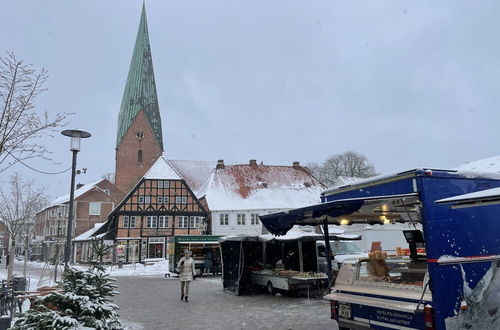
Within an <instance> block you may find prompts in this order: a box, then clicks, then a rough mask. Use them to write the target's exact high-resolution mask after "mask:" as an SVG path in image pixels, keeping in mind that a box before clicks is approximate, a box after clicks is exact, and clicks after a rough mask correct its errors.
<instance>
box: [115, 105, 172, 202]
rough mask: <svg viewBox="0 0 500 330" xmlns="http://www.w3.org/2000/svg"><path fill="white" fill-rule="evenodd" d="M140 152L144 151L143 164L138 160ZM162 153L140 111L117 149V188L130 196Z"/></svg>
mask: <svg viewBox="0 0 500 330" xmlns="http://www.w3.org/2000/svg"><path fill="white" fill-rule="evenodd" d="M138 130H142V131H143V132H144V138H143V139H142V140H139V139H137V138H136V132H137V131H138ZM139 150H142V162H139V160H138V151H139ZM162 152H163V151H162V148H161V146H160V144H159V143H158V141H157V140H156V137H155V136H154V133H153V130H152V129H151V126H150V125H149V122H148V120H147V118H146V116H145V115H144V112H143V111H142V110H141V111H139V112H138V113H137V116H136V117H135V119H134V121H133V122H132V124H131V125H130V127H129V129H128V131H127V133H126V134H125V136H124V137H123V139H122V141H121V142H120V144H119V146H118V148H117V149H116V158H115V162H116V170H115V183H116V186H117V188H118V189H119V190H120V191H121V192H123V194H128V193H129V192H130V190H131V189H132V188H133V187H134V185H135V184H136V183H137V182H139V180H140V179H141V178H142V177H143V176H144V174H145V173H146V171H147V170H149V168H150V167H151V166H152V165H153V163H154V162H155V161H156V160H157V159H158V158H159V157H160V156H161V155H162Z"/></svg>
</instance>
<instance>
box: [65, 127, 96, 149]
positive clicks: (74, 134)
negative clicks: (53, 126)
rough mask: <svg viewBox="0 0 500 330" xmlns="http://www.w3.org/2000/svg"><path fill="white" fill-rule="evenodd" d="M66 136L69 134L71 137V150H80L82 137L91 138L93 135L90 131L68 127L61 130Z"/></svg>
mask: <svg viewBox="0 0 500 330" xmlns="http://www.w3.org/2000/svg"><path fill="white" fill-rule="evenodd" d="M61 134H62V135H64V136H69V137H70V138H71V144H70V148H69V150H71V151H80V139H85V138H89V137H90V136H91V135H90V133H89V132H86V131H82V130H79V129H67V130H64V131H62V132H61Z"/></svg>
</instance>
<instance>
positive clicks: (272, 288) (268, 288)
mask: <svg viewBox="0 0 500 330" xmlns="http://www.w3.org/2000/svg"><path fill="white" fill-rule="evenodd" d="M267 293H269V294H275V290H274V287H273V284H272V283H271V281H269V282H267Z"/></svg>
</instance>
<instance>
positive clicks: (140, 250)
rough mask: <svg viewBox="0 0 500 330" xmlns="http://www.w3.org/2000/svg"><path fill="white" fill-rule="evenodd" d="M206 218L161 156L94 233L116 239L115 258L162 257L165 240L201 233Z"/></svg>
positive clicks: (165, 249) (181, 180)
mask: <svg viewBox="0 0 500 330" xmlns="http://www.w3.org/2000/svg"><path fill="white" fill-rule="evenodd" d="M206 217H207V212H206V209H205V208H204V207H203V205H202V203H201V202H200V201H199V200H198V198H197V197H196V196H195V194H194V193H193V191H192V190H191V189H190V187H189V186H188V184H187V183H186V181H185V180H184V179H183V178H182V176H181V175H180V174H179V173H178V172H177V171H176V170H175V169H174V168H173V167H172V165H171V164H170V163H169V162H168V161H167V160H166V159H165V158H163V157H160V158H159V159H158V160H157V161H156V162H155V163H154V164H153V166H152V167H151V168H150V169H149V170H148V172H146V174H145V175H144V177H143V178H142V179H141V180H140V181H139V182H138V183H137V184H136V186H135V187H134V188H133V189H132V190H131V191H130V192H129V193H128V195H127V196H126V197H125V198H124V199H123V200H122V202H121V203H120V204H119V205H118V206H117V207H116V208H115V209H114V210H113V212H112V213H111V214H110V215H109V217H108V218H109V219H108V222H107V223H105V224H104V225H103V226H102V227H101V228H100V229H99V230H98V231H96V233H95V234H94V235H100V234H103V233H106V237H105V239H113V240H115V243H116V258H117V260H122V261H124V262H144V261H145V260H147V259H165V258H166V256H167V254H168V246H167V239H168V238H169V237H171V236H174V235H201V234H203V233H204V230H203V228H204V226H203V225H204V222H205V218H206Z"/></svg>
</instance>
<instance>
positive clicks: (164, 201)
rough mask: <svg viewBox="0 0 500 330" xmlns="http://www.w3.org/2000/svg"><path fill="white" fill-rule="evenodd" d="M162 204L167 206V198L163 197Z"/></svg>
mask: <svg viewBox="0 0 500 330" xmlns="http://www.w3.org/2000/svg"><path fill="white" fill-rule="evenodd" d="M163 204H168V196H163Z"/></svg>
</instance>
